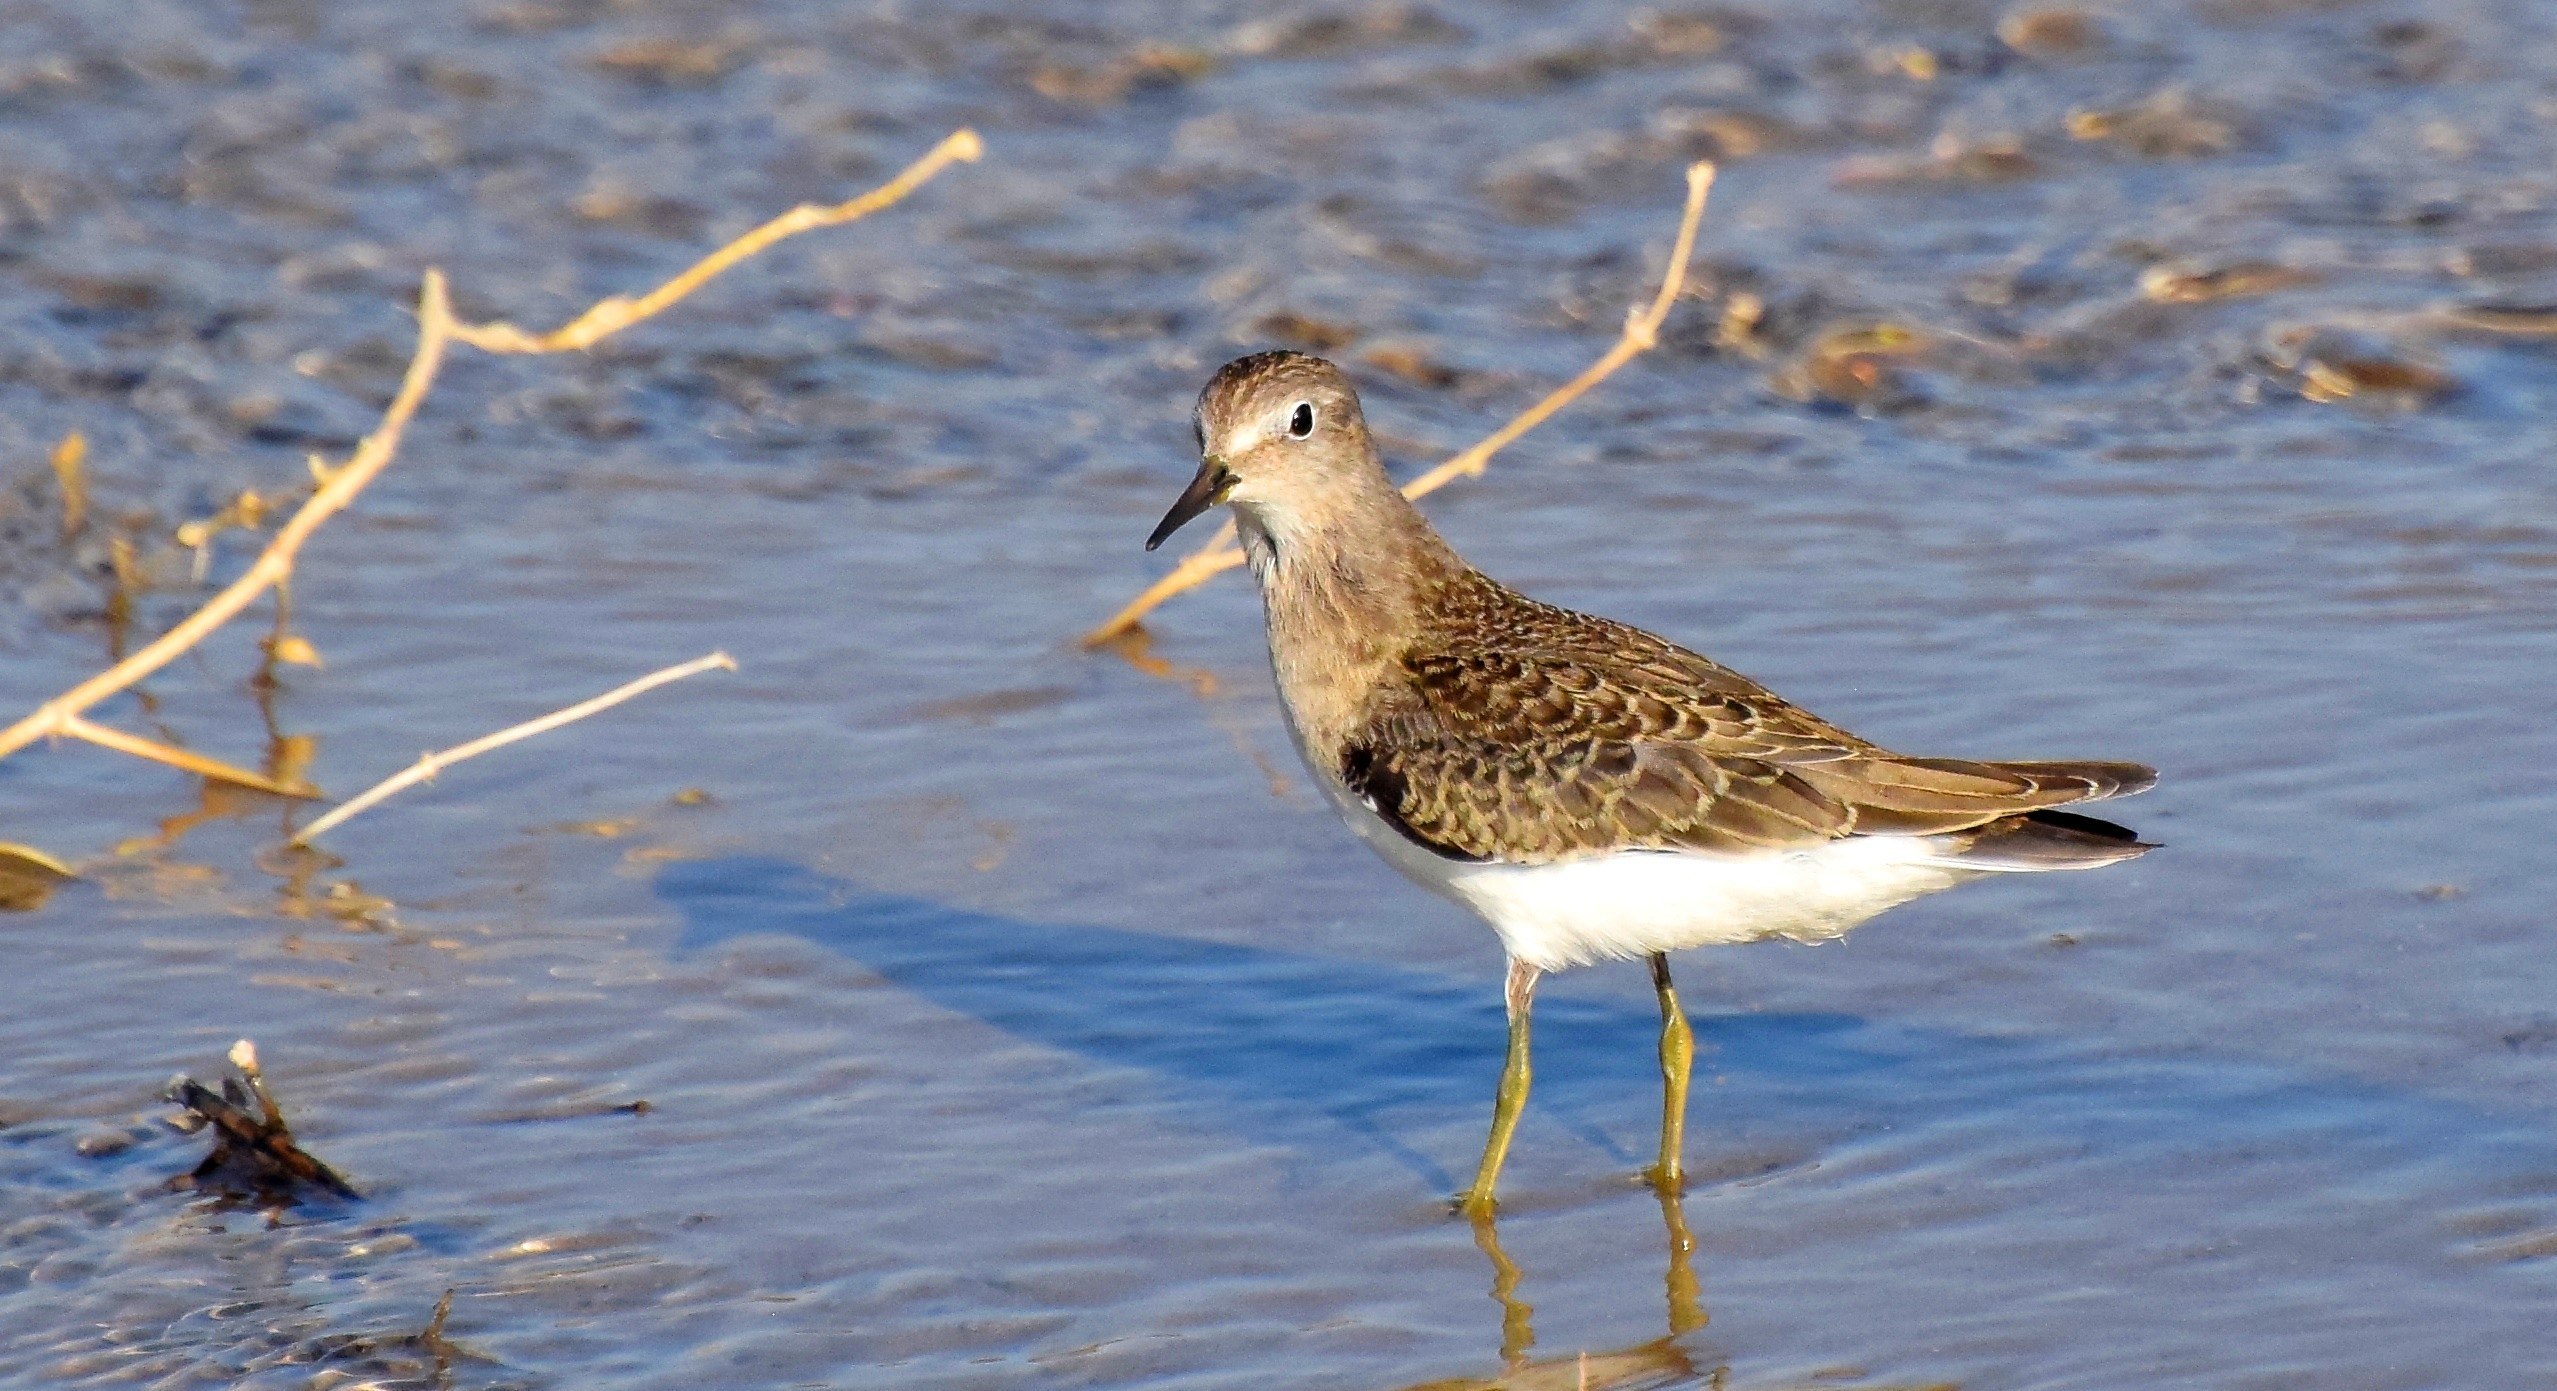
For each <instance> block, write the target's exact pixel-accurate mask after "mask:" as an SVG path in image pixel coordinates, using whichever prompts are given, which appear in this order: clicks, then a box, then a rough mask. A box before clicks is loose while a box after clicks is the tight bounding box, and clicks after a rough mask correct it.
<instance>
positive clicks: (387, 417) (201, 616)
mask: <svg viewBox="0 0 2557 1391" xmlns="http://www.w3.org/2000/svg"><path fill="white" fill-rule="evenodd" d="M984 150H985V145H984V142H982V141H980V140H979V139H978V138H977V134H976V132H975V131H972V130H960V131H957V132H954V133H953V134H951V135H950V136H949V138H947V139H945V140H943V141H942V142H941V143H940V144H939V145H936V146H934V147H933V149H932V151H931V152H930V153H929V154H926V155H925V156H924V157H923V158H922V159H919V160H917V161H915V162H914V163H913V164H912V165H909V166H908V167H907V168H906V169H905V170H904V171H903V172H901V173H899V174H898V175H897V176H896V177H895V178H893V179H891V180H889V181H888V182H887V183H885V184H882V185H881V186H880V187H878V188H876V189H874V190H872V191H871V192H869V193H865V194H863V195H861V196H860V197H858V198H854V199H852V200H850V201H849V202H845V203H839V204H835V205H833V206H831V207H827V206H819V205H813V204H812V205H809V206H804V207H800V208H797V209H794V210H792V211H790V212H788V213H785V214H783V215H782V216H780V217H778V218H775V219H773V220H772V221H770V222H767V223H765V224H764V225H762V226H760V227H757V228H756V229H754V230H753V231H751V232H748V233H746V234H745V235H744V236H742V237H739V238H738V239H736V240H735V241H733V242H730V243H729V244H728V245H726V246H724V247H721V248H720V249H719V250H717V251H715V252H712V253H711V254H710V255H709V256H706V257H704V258H703V259H702V260H700V261H699V262H697V263H695V264H694V265H693V266H692V267H691V268H689V269H687V270H685V271H684V272H683V273H682V274H681V275H678V276H676V277H675V278H674V279H672V280H669V281H667V282H666V283H665V284H663V285H660V286H658V287H657V288H656V289H654V290H652V291H650V292H648V293H647V294H645V295H642V296H640V297H639V298H637V299H624V298H621V297H619V296H616V297H614V298H611V299H607V300H604V301H603V302H601V303H599V304H597V305H595V306H594V307H593V308H591V309H588V310H587V311H586V312H585V313H583V314H581V315H579V316H577V317H576V318H575V319H573V320H571V321H569V322H568V323H567V324H566V325H564V326H562V327H561V328H559V329H557V330H554V331H552V332H550V333H546V334H538V335H536V334H531V333H527V332H525V331H524V330H522V329H520V328H517V327H515V326H514V325H512V324H507V323H494V324H471V323H464V322H462V321H461V320H459V319H456V318H454V317H453V306H452V300H451V297H450V296H449V294H448V293H447V291H446V288H445V283H444V275H443V272H441V271H437V270H429V271H427V272H426V276H425V282H424V284H423V285H422V286H421V287H420V288H419V291H418V299H417V349H416V351H415V352H414V353H412V354H411V355H410V357H409V363H408V370H407V371H406V373H404V374H403V375H402V376H401V378H400V386H399V390H398V392H397V393H395V394H394V395H393V396H392V397H391V404H390V406H389V408H388V409H386V410H384V411H383V412H382V419H381V422H380V423H379V424H377V425H375V426H374V427H373V432H372V433H371V434H369V435H366V436H365V437H364V439H363V441H362V442H361V443H359V444H357V445H356V447H355V452H354V454H353V455H352V456H350V457H349V458H348V459H347V461H346V462H345V463H344V464H342V465H339V466H338V467H335V468H326V467H323V466H321V465H319V464H318V462H317V461H316V460H314V463H313V472H314V473H315V474H317V475H318V476H319V478H320V485H319V488H318V490H317V491H315V492H313V493H312V494H311V496H310V498H309V499H308V500H306V501H305V502H303V504H302V505H301V507H300V508H299V509H298V510H296V511H295V512H294V514H293V516H292V517H291V518H290V519H289V520H287V521H286V522H285V523H284V526H283V528H282V529H281V530H279V531H277V532H276V534H275V539H274V540H272V541H269V542H268V543H267V545H266V549H265V550H263V551H261V552H260V553H259V554H258V557H257V559H256V560H255V561H253V562H251V564H250V565H249V568H248V570H247V572H246V573H244V574H242V575H241V576H240V577H239V578H238V579H236V580H233V581H232V582H231V583H230V584H228V585H225V586H223V588H222V591H221V592H220V593H218V594H216V595H214V596H213V597H212V598H211V599H209V600H207V601H205V604H204V606H203V607H202V608H199V609H197V610H196V611H195V612H194V613H192V614H189V615H188V616H187V617H186V618H185V619H184V620H183V621H181V622H180V623H179V624H178V625H177V626H176V627H174V628H171V629H170V630H169V631H167V632H165V633H163V634H161V635H160V636H159V637H158V638H156V639H154V640H153V641H151V642H150V643H148V644H146V645H145V646H143V647H142V648H140V649H139V650H137V651H135V652H133V653H132V654H130V655H129V656H127V657H125V658H124V659H123V660H121V661H119V662H117V663H116V664H115V665H113V666H110V667H108V668H107V669H106V670H105V671H102V672H99V673H98V674H97V675H95V676H92V677H90V678H89V679H88V680H86V681H83V682H81V683H79V684H78V685H76V686H73V687H72V688H71V689H69V690H67V691H64V692H63V693H62V694H60V695H58V696H55V697H54V698H53V699H51V700H48V701H46V702H45V703H44V704H42V705H39V706H37V707H36V708H35V709H34V710H33V711H32V712H30V713H29V714H28V715H27V716H26V717H25V718H24V719H21V720H19V721H18V722H17V723H15V724H12V725H10V726H8V727H7V728H5V729H0V758H6V757H8V756H9V755H11V754H13V753H16V752H17V751H18V750H20V749H23V748H25V747H26V746H27V745H29V744H32V743H34V742H36V741H37V740H39V739H46V738H66V737H67V738H73V739H82V740H86V741H87V742H89V743H93V744H96V745H98V746H100V747H102V748H109V749H113V750H115V751H117V752H119V753H127V754H132V755H134V756H135V757H138V758H148V759H152V760H154V761H157V762H161V763H166V764H169V765H170V766H172V767H177V768H184V769H186V770H187V771H189V772H193V773H197V774H201V775H202V776H205V777H210V778H219V779H222V780H224V781H226V782H234V783H238V784H240V785H241V786H243V787H253V788H257V789H259V790H261V791H267V792H277V793H282V794H285V795H290V796H301V797H316V796H318V795H319V794H318V791H317V790H316V789H314V788H312V787H310V786H309V785H307V784H304V783H300V782H298V781H297V782H294V783H289V784H288V783H280V782H277V781H275V780H274V779H270V778H266V777H263V776H261V775H259V774H256V773H252V772H250V771H248V770H247V769H245V768H238V767H234V766H232V765H230V764H227V763H222V762H219V761H218V760H215V759H210V758H206V757H204V756H203V755H201V754H196V753H190V752H189V751H187V750H185V749H181V748H177V747H175V746H173V745H168V744H161V743H158V742H155V741H153V740H149V739H145V738H142V737H141V736H139V735H134V734H127V733H124V732H122V731H120V730H115V729H111V728H108V727H107V726H104V725H100V724H97V723H95V722H94V721H91V720H89V719H87V718H86V716H87V714H88V712H89V710H90V708H91V707H93V706H95V705H97V704H98V702H100V701H102V700H105V699H106V698H107V697H109V696H112V695H114V694H116V693H117V692H119V691H123V690H127V689H129V688H131V687H132V686H133V685H135V684H136V683H138V682H140V681H142V680H144V679H146V678H148V677H149V676H151V675H152V674H153V673H154V672H157V671H159V670H160V669H161V668H162V667H165V666H167V665H168V664H169V663H171V662H173V661H175V660H177V658H178V657H179V655H180V654H182V653H184V652H186V651H187V650H188V649H190V648H192V647H194V646H195V645H196V644H197V643H200V642H202V641H204V639H205V638H207V637H208V636H210V635H211V634H212V633H213V632H214V630H216V629H218V628H220V627H221V626H222V625H223V624H225V623H228V622H230V621H231V620H232V619H233V618H236V617H238V616H239V615H240V613H241V611H242V610H244V609H246V608H248V607H249V606H250V605H251V604H254V603H256V602H257V601H258V599H259V598H260V597H262V596H263V595H264V594H265V593H266V592H267V591H268V590H270V589H280V588H281V587H282V586H283V585H284V584H286V583H287V582H288V581H290V580H291V578H292V576H293V567H294V562H295V560H296V559H297V558H298V557H299V556H300V554H301V550H302V546H303V544H304V543H305V542H307V541H309V540H310V539H311V534H312V533H313V532H316V531H318V530H319V528H320V525H321V524H322V523H323V522H326V521H327V520H328V519H329V518H331V517H333V516H336V515H337V514H338V513H339V512H340V511H343V510H344V509H345V507H346V506H347V504H348V503H351V502H353V501H354V500H355V496H356V494H358V493H361V492H362V491H364V488H365V486H366V485H367V484H369V483H371V482H372V481H373V479H374V477H375V476H376V475H378V474H380V473H381V471H382V469H383V467H384V466H385V465H387V464H389V463H390V461H391V458H392V456H393V455H395V454H397V453H398V452H399V447H400V436H401V434H402V433H403V432H404V431H406V430H407V428H408V424H409V421H410V419H411V418H413V417H414V416H415V415H416V414H417V408H418V406H419V405H420V404H422V403H423V402H424V401H425V399H426V393H427V390H428V389H429V388H430V387H432V386H433V385H434V384H435V374H436V372H437V371H438V370H439V369H440V368H441V367H442V366H443V362H444V351H445V348H446V347H447V346H448V345H449V344H451V343H453V342H456V341H459V342H463V343H468V344H470V345H472V346H474V347H477V348H480V349H482V350H483V351H486V352H492V353H553V352H567V351H570V350H572V349H579V348H587V347H591V346H593V345H594V344H595V343H596V342H598V341H599V340H601V339H603V338H606V337H608V336H610V335H612V334H614V333H618V332H620V331H621V330H622V329H625V328H628V327H630V326H631V325H632V324H635V323H638V322H640V321H641V320H644V319H647V318H649V317H651V316H653V315H655V314H657V313H659V312H660V311H662V310H664V309H666V308H667V307H668V306H670V305H673V304H674V303H676V302H677V301H678V300H681V299H683V298H684V297H685V296H686V295H689V294H691V293H692V292H693V291H694V290H697V289H699V288H701V286H702V285H704V284H706V283H708V282H709V281H710V279H711V278H712V277H714V276H716V275H718V274H719V273H720V272H722V271H724V270H727V269H728V268H729V267H731V266H733V265H735V264H737V263H738V262H740V261H743V260H745V259H747V258H748V257H750V256H754V255H756V254H758V253H760V252H762V251H763V250H765V249H766V248H768V247H770V246H772V245H773V244H774V243H775V242H778V241H781V240H783V239H784V238H787V237H791V236H795V235H797V234H799V233H801V232H806V231H811V230H813V229H816V228H819V227H833V226H838V225H840V224H843V223H846V222H851V221H854V220H856V219H859V218H862V217H867V216H868V215H870V214H871V213H874V212H877V211H879V210H880V209H882V208H885V207H887V206H889V205H890V204H893V203H895V202H897V201H898V200H899V199H901V198H904V197H905V196H906V195H907V194H909V193H912V192H913V191H914V190H915V189H916V188H918V187H921V186H922V184H923V183H924V182H925V181H926V180H928V179H930V178H931V177H932V176H933V175H935V174H938V173H940V172H941V171H942V170H943V169H945V168H947V167H948V166H950V165H951V164H954V163H965V162H969V161H973V160H975V159H976V158H977V157H978V156H979V155H981V154H983V153H984Z"/></svg>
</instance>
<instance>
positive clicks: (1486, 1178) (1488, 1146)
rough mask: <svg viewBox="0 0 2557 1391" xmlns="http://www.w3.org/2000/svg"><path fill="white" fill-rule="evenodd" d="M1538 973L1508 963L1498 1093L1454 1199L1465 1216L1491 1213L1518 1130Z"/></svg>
mask: <svg viewBox="0 0 2557 1391" xmlns="http://www.w3.org/2000/svg"><path fill="white" fill-rule="evenodd" d="M1540 974H1542V973H1541V972H1539V971H1538V970H1537V969H1536V968H1535V967H1533V966H1530V965H1528V964H1527V963H1525V962H1523V961H1516V960H1513V961H1511V962H1510V963H1509V986H1508V989H1507V991H1506V992H1505V993H1506V996H1507V999H1508V1003H1509V1059H1508V1061H1507V1062H1505V1063H1503V1064H1502V1065H1501V1070H1500V1092H1499V1094H1498V1096H1497V1097H1495V1098H1494V1100H1493V1102H1492V1134H1491V1138H1490V1139H1489V1140H1486V1141H1484V1142H1483V1162H1482V1165H1481V1167H1479V1168H1477V1169H1476V1170H1474V1186H1473V1187H1472V1188H1470V1189H1467V1190H1466V1191H1465V1194H1464V1196H1462V1197H1460V1198H1458V1199H1457V1200H1456V1206H1457V1209H1458V1210H1459V1211H1461V1212H1463V1213H1464V1214H1465V1215H1466V1216H1468V1217H1473V1218H1487V1217H1490V1216H1491V1215H1492V1210H1493V1202H1492V1195H1493V1190H1495V1189H1497V1188H1498V1187H1499V1186H1500V1167H1501V1165H1502V1164H1503V1163H1504V1162H1506V1161H1507V1160H1508V1158H1509V1141H1510V1137H1511V1136H1513V1135H1516V1134H1517V1133H1518V1115H1519V1113H1520V1112H1521V1111H1524V1110H1525V1109H1527V1083H1528V1076H1529V1071H1528V1066H1527V1012H1528V1010H1529V1009H1530V1008H1531V1007H1532V1006H1533V1005H1534V1004H1535V1001H1536V978H1537V976H1539V975H1540Z"/></svg>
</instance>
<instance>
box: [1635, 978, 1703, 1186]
mask: <svg viewBox="0 0 2557 1391" xmlns="http://www.w3.org/2000/svg"><path fill="white" fill-rule="evenodd" d="M1651 987H1652V989H1654V990H1656V991H1658V992H1660V1162H1659V1163H1658V1164H1656V1165H1653V1166H1652V1168H1651V1171H1650V1172H1649V1173H1647V1174H1645V1175H1644V1177H1645V1178H1648V1179H1650V1180H1651V1185H1652V1187H1654V1188H1656V1189H1658V1190H1659V1191H1660V1193H1661V1195H1662V1196H1663V1197H1667V1196H1669V1195H1671V1194H1676V1193H1682V1192H1685V1191H1686V1187H1687V1164H1686V1154H1687V1078H1688V1074H1689V1073H1690V1072H1691V1071H1693V1069H1694V1067H1695V1063H1696V1033H1695V1030H1693V1029H1690V1028H1688V1027H1687V1011H1685V1010H1683V1009H1680V1008H1679V1007H1678V992H1677V991H1676V990H1674V989H1672V988H1671V987H1670V984H1669V955H1668V953H1666V952H1654V953H1652V957H1651Z"/></svg>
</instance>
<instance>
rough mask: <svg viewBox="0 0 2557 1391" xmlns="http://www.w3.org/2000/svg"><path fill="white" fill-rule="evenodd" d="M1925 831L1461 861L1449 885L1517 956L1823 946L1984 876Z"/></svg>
mask: <svg viewBox="0 0 2557 1391" xmlns="http://www.w3.org/2000/svg"><path fill="white" fill-rule="evenodd" d="M1936 855H1937V851H1936V848H1935V847H1933V846H1931V845H1929V844H1928V843H1927V842H1926V841H1925V840H1923V839H1921V838H1918V837H1915V836H1858V837H1851V838H1849V839H1845V840H1834V841H1830V842H1828V843H1827V844H1825V845H1821V846H1818V847H1815V848H1813V849H1809V850H1797V851H1788V852H1783V853H1769V854H1760V855H1706V854H1696V853H1692V852H1686V851H1664V850H1620V851H1616V852H1614V853H1612V854H1605V855H1593V856H1590V857H1589V858H1587V859H1579V860H1566V861H1563V862H1560V863H1557V864H1546V865H1503V864H1456V865H1454V866H1452V867H1451V869H1450V871H1449V872H1448V873H1447V888H1446V889H1445V890H1444V892H1446V893H1448V894H1449V896H1451V897H1453V898H1455V899H1456V900H1457V901H1458V902H1460V903H1463V904H1465V905H1466V906H1467V907H1469V908H1471V909H1473V910H1474V911H1475V912H1476V913H1478V914H1481V915H1482V917H1483V920H1484V921H1486V922H1488V923H1490V924H1491V925H1492V930H1493V931H1495V932H1497V933H1499V934H1500V939H1501V945H1502V946H1504V947H1506V948H1508V950H1509V954H1510V955H1511V956H1514V957H1516V958H1518V959H1519V960H1521V961H1524V962H1526V963H1528V964H1529V965H1531V966H1537V967H1541V968H1543V969H1545V970H1549V971H1551V970H1559V969H1561V968H1562V967H1565V966H1578V965H1583V964H1586V963H1588V962H1591V961H1598V960H1605V959H1611V958H1613V959H1622V958H1627V957H1641V956H1648V955H1650V954H1652V953H1653V952H1663V951H1679V950H1682V949H1684V948H1687V947H1706V946H1722V945H1725V944H1728V943H1733V942H1755V941H1761V940H1763V939H1765V938H1769V937H1785V938H1790V939H1792V940H1793V941H1797V942H1821V941H1827V940H1828V939H1830V938H1832V937H1836V936H1840V935H1842V934H1843V933H1845V932H1846V931H1847V930H1848V929H1849V928H1852V927H1854V926H1856V925H1857V924H1858V923H1861V922H1863V921H1865V920H1866V919H1867V918H1870V917H1872V916H1873V915H1875V914H1876V913H1879V912H1882V911H1883V910H1884V909H1886V908H1891V907H1895V906H1897V905H1899V904H1902V903H1906V902H1908V901H1909V900H1910V899H1913V898H1916V897H1918V896H1920V895H1922V894H1930V893H1934V892H1935V891H1937V890H1939V889H1948V888H1951V887H1953V886H1954V885H1956V884H1959V883H1961V882H1962V881H1964V880H1966V879H1970V878H1974V877H1976V876H1975V874H1974V872H1973V871H1970V870H1964V869H1958V868H1955V867H1953V866H1950V865H1947V864H1945V863H1944V862H1943V861H1942V860H1940V859H1938V858H1936Z"/></svg>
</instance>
